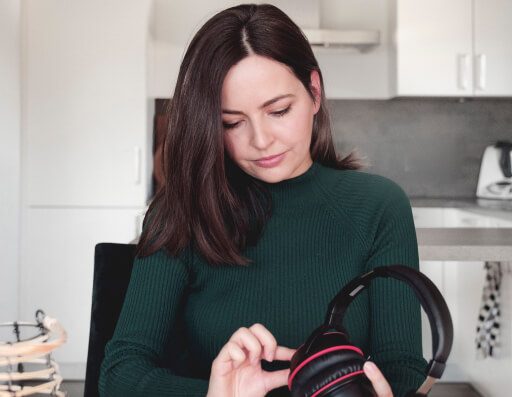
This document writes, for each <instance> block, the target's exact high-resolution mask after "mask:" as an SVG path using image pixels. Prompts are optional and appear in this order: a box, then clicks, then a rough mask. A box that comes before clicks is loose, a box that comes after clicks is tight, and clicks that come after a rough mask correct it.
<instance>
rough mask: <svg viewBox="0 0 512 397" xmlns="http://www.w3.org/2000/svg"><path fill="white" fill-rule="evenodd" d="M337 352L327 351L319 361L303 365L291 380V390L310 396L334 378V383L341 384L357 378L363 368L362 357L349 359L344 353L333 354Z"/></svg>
mask: <svg viewBox="0 0 512 397" xmlns="http://www.w3.org/2000/svg"><path fill="white" fill-rule="evenodd" d="M337 352H340V351H339V350H338V351H337ZM337 352H331V353H328V354H326V355H325V356H323V357H322V358H323V359H322V360H321V361H311V362H309V363H308V364H307V365H305V366H304V367H303V368H302V369H301V370H300V372H298V373H297V375H296V376H295V378H294V380H293V383H292V392H293V393H296V392H298V395H301V396H312V395H313V394H314V393H315V392H317V391H319V390H321V389H323V388H324V386H327V385H328V384H331V383H332V382H334V381H336V380H338V382H335V383H336V385H337V386H341V385H344V384H347V383H350V382H353V381H354V380H356V379H358V378H359V377H360V376H361V373H360V371H362V370H363V364H364V359H362V358H361V357H355V358H352V359H349V358H347V356H346V355H345V356H343V355H341V354H335V353H337Z"/></svg>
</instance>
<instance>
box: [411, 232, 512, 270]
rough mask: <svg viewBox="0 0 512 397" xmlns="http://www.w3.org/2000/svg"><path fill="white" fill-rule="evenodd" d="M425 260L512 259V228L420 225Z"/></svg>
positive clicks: (422, 258)
mask: <svg viewBox="0 0 512 397" xmlns="http://www.w3.org/2000/svg"><path fill="white" fill-rule="evenodd" d="M416 236H417V240H418V251H419V258H420V260H422V261H475V262H476V261H482V262H485V261H501V262H512V228H447V227H442V228H417V229H416Z"/></svg>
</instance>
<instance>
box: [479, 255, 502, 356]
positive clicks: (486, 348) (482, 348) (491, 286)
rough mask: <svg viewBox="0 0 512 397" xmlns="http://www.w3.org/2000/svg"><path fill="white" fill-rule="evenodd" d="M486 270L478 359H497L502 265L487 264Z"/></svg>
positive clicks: (498, 263)
mask: <svg viewBox="0 0 512 397" xmlns="http://www.w3.org/2000/svg"><path fill="white" fill-rule="evenodd" d="M484 268H485V271H486V274H485V282H484V288H483V291H482V303H481V306H480V313H479V315H478V323H477V326H476V338H475V343H476V349H477V357H478V358H486V357H495V356H496V355H497V353H498V348H499V337H500V286H501V277H502V272H501V263H500V262H494V261H493V262H485V265H484Z"/></svg>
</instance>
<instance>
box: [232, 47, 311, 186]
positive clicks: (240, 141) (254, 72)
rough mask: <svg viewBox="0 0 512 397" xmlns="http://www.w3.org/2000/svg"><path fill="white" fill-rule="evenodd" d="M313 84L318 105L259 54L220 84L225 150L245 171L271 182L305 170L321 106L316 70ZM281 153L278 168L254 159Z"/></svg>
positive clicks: (297, 83) (280, 66) (279, 67)
mask: <svg viewBox="0 0 512 397" xmlns="http://www.w3.org/2000/svg"><path fill="white" fill-rule="evenodd" d="M311 85H312V86H313V92H314V93H315V96H316V98H317V99H316V103H315V102H313V100H312V99H311V97H310V96H309V94H308V92H307V91H306V89H305V88H304V86H303V85H302V83H301V82H300V80H298V79H297V78H296V77H295V75H294V74H293V73H292V72H291V70H290V69H289V68H288V67H287V66H286V65H284V64H282V63H279V62H277V61H274V60H272V59H269V58H266V57H262V56H259V55H250V56H248V57H246V58H244V59H242V60H241V61H240V62H239V63H237V64H236V65H234V66H233V67H232V68H231V69H230V70H229V72H228V74H227V75H226V78H225V79H224V82H223V86H222V122H223V125H224V146H225V148H226V150H227V152H228V154H229V156H230V157H231V159H232V160H233V161H234V162H235V163H236V164H237V165H238V166H239V167H240V168H241V169H242V170H243V171H245V172H246V173H247V174H250V175H252V176H253V177H255V178H258V179H261V180H263V181H266V182H270V183H275V182H279V181H282V180H284V179H289V178H292V177H295V176H298V175H300V174H302V173H304V172H305V171H307V169H308V168H309V167H310V165H311V164H312V159H311V154H310V152H309V146H310V143H311V134H312V129H313V116H314V115H315V114H316V112H318V109H319V108H320V80H319V75H318V72H317V71H312V72H311ZM281 154H282V156H280V160H279V159H277V164H275V163H276V161H274V164H262V163H261V162H258V161H256V160H258V159H261V158H264V157H269V156H275V155H281Z"/></svg>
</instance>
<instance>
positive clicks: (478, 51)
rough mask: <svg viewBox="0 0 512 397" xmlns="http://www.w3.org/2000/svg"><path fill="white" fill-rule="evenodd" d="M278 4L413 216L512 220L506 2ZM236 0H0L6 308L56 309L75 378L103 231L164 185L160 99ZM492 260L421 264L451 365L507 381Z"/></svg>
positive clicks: (452, 221)
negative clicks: (196, 41)
mask: <svg viewBox="0 0 512 397" xmlns="http://www.w3.org/2000/svg"><path fill="white" fill-rule="evenodd" d="M267 2H268V3H271V4H275V5H277V6H278V7H280V8H281V9H283V11H285V12H286V13H288V15H289V16H290V17H292V19H293V20H294V21H295V22H296V23H297V24H298V25H299V26H300V27H301V28H303V30H304V31H305V32H307V36H308V39H309V40H310V42H311V43H312V44H314V46H313V48H314V52H315V55H316V57H317V59H318V61H319V64H320V67H321V70H322V72H323V77H324V83H325V91H326V96H327V98H328V105H329V109H330V111H331V117H332V127H333V134H334V139H335V142H336V146H337V148H338V150H339V152H340V153H342V154H348V153H349V152H350V151H351V150H353V149H356V150H357V151H358V153H359V154H360V155H362V156H363V157H366V160H367V162H368V163H369V165H370V166H369V168H368V169H366V170H365V171H368V172H372V173H377V174H381V175H384V176H387V177H389V178H391V179H393V180H394V181H396V182H397V183H399V184H400V185H401V186H402V187H403V189H404V190H405V191H406V193H407V194H408V195H409V197H410V199H411V205H412V207H413V212H414V215H415V222H416V226H417V228H430V227H432V228H443V227H460V228H461V229H463V228H499V229H503V230H505V229H510V228H512V190H511V189H510V188H509V187H510V183H509V182H510V180H511V178H510V177H511V175H508V176H507V173H506V172H505V171H504V168H503V164H504V163H503V161H505V160H504V159H506V156H509V157H508V159H509V163H508V164H509V165H508V167H510V153H508V154H507V152H505V151H498V150H497V149H493V147H494V146H493V145H495V143H496V142H498V141H511V140H512V72H511V71H512V45H511V40H510V37H512V24H510V21H511V20H512V2H511V1H509V0H450V1H449V2H447V1H441V0H336V1H335V0H330V1H329V0H294V1H292V0H281V1H267ZM256 3H263V1H256ZM236 4H239V2H235V1H228V0H224V1H221V0H215V1H212V0H209V1H206V0H192V1H187V2H182V1H171V0H128V1H127V0H123V1H122V0H101V1H100V0H87V1H85V0H73V1H66V0H21V1H20V0H0V161H1V167H0V183H1V186H2V188H1V189H0V250H1V252H2V259H1V265H0V322H3V321H12V320H15V319H19V320H31V319H33V317H34V312H35V310H36V309H38V308H40V307H41V308H44V309H45V311H46V312H47V313H48V314H51V315H52V316H54V317H57V318H58V319H59V320H60V321H61V322H62V324H63V325H64V326H65V328H66V329H67V331H68V334H69V340H68V343H67V344H66V345H64V346H63V347H62V348H61V349H59V350H58V351H56V352H55V358H56V359H57V361H58V362H59V363H60V366H61V371H62V374H63V376H64V378H65V380H67V381H70V382H72V381H76V382H78V383H80V382H82V381H83V379H84V377H85V366H86V361H87V346H88V337H89V326H90V315H91V294H92V281H93V270H94V247H95V244H97V243H99V242H118V243H130V242H132V243H133V242H136V241H137V239H138V236H139V233H140V228H141V222H142V219H143V215H144V213H145V211H146V209H147V205H148V204H149V202H150V200H151V198H152V197H153V194H154V192H155V189H156V188H157V187H158V185H159V184H160V183H161V178H162V173H161V162H160V161H161V156H160V152H159V150H160V149H161V143H162V138H163V134H164V133H165V130H166V115H165V106H166V104H167V103H168V101H170V100H172V96H173V90H174V85H175V82H176V78H177V74H178V70H179V66H180V62H181V59H182V56H183V54H184V51H185V49H186V47H187V44H188V42H189V41H190V39H191V38H192V36H193V34H194V33H195V31H196V30H197V29H198V28H199V27H200V26H201V25H202V24H203V23H204V22H205V21H206V20H207V19H208V18H209V17H211V16H212V15H213V14H214V13H216V12H218V11H220V10H221V9H223V8H226V7H228V6H232V5H236ZM326 31H330V33H329V34H326V33H325V32H326ZM487 148H489V151H487V152H486V149H487ZM484 152H486V153H487V154H486V157H487V158H486V159H485V160H484ZM497 156H498V157H497ZM500 156H501V157H500ZM500 159H501V160H500ZM499 161H501V163H500V162H499ZM484 163H486V164H487V165H486V167H487V168H488V169H489V170H490V171H489V172H487V173H485V175H484V174H483V173H482V167H483V165H484ZM500 164H501V168H500ZM500 172H501V174H500ZM497 182H501V183H502V184H501V185H498V186H501V187H504V188H508V189H509V190H508V192H505V191H504V190H502V191H500V192H499V193H497V194H496V197H483V196H482V197H478V196H477V187H478V186H479V184H484V183H485V184H490V183H497ZM507 183H508V185H507ZM507 245H508V246H512V241H510V244H508V243H507V244H502V246H501V248H500V249H506V246H507ZM503 246H505V248H503ZM461 247H462V246H461ZM459 248H460V247H459ZM461 249H463V248H461ZM503 252H505V251H503ZM506 252H509V251H506ZM482 258H483V257H476V256H475V258H474V259H471V258H470V259H469V260H464V261H458V260H453V258H452V257H449V256H446V257H440V258H438V259H436V260H430V259H429V258H427V257H425V258H424V260H422V262H421V268H422V270H423V271H424V272H425V273H426V274H428V275H429V276H430V277H431V278H432V279H433V280H434V281H435V282H436V284H437V285H438V287H439V288H440V290H441V291H442V292H443V294H444V296H445V298H446V299H447V301H448V303H449V306H450V309H451V310H452V314H453V318H454V325H455V329H456V342H455V345H454V350H453V353H452V356H451V358H450V361H449V365H448V368H447V371H446V373H445V376H444V378H443V381H445V382H454V384H455V383H456V384H459V385H470V386H471V388H472V389H473V388H474V390H473V391H471V393H473V392H474V393H475V394H471V395H483V396H489V397H502V396H503V397H504V396H506V395H507V396H508V393H509V391H508V390H509V388H510V387H511V386H512V380H511V379H510V374H512V352H511V350H512V348H511V346H512V332H511V328H512V327H511V325H512V316H511V312H512V310H511V306H512V294H511V278H512V276H511V272H510V263H508V264H504V266H503V269H504V276H503V285H502V308H501V309H502V310H501V314H502V327H501V349H500V353H499V355H497V356H496V357H492V358H487V359H485V360H482V359H478V358H477V357H476V351H475V350H476V349H475V346H474V338H475V332H474V330H475V327H476V320H477V317H478V313H479V308H480V300H481V296H482V288H483V285H484V279H485V273H484V269H483V263H484V259H482ZM510 261H512V256H511V257H510ZM423 321H424V354H425V357H426V358H429V357H430V354H431V347H430V346H431V345H430V343H431V342H430V335H429V333H430V331H428V327H426V323H425V321H426V319H425V316H423ZM464 390H466V389H464ZM467 390H469V389H467ZM77 393H78V392H77ZM467 393H470V392H467ZM476 393H479V394H476ZM77 395H78V394H77ZM447 395H448V394H447ZM449 395H455V394H449ZM461 395H470V394H461Z"/></svg>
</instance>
